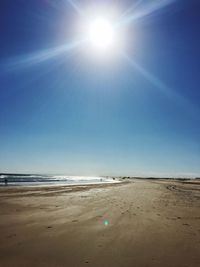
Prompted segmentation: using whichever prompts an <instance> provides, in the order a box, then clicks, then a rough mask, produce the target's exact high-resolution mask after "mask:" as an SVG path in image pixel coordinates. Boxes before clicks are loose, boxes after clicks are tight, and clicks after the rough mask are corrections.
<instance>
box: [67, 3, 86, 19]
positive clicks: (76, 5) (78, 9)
mask: <svg viewBox="0 0 200 267" xmlns="http://www.w3.org/2000/svg"><path fill="white" fill-rule="evenodd" d="M67 2H68V3H69V4H70V5H71V6H72V7H73V9H74V10H75V11H76V12H77V13H78V14H79V15H81V16H82V15H83V10H82V9H81V8H80V6H79V4H78V3H77V2H76V1H75V0H67Z"/></svg>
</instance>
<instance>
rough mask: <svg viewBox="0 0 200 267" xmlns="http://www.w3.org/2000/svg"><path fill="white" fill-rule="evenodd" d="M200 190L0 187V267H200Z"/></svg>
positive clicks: (141, 185) (138, 184) (156, 184)
mask: <svg viewBox="0 0 200 267" xmlns="http://www.w3.org/2000/svg"><path fill="white" fill-rule="evenodd" d="M199 190H200V183H199V182H196V183H191V182H189V183H181V182H178V181H177V182H172V181H161V180H156V181H151V180H133V182H130V183H124V184H120V185H119V184H118V185H112V186H108V185H106V186H86V187H85V186H80V187H77V186H76V187H73V188H72V187H67V186H60V187H43V188H42V187H40V188H28V189H27V188H19V187H18V188H8V187H7V188H6V187H1V188H0V266H1V267H7V266H9V267H18V266H19V267H23V266H26V267H32V266H39V267H40V266H43V267H58V266H60V267H61V266H63V267H64V266H65V267H79V266H92V267H97V266H98V267H104V266H105V267H134V266H135V267H151V266H154V267H157V266H159V267H161V266H162V267H166V266H167V267H173V266H174V267H199V266H200V191H199ZM105 221H107V222H108V225H105Z"/></svg>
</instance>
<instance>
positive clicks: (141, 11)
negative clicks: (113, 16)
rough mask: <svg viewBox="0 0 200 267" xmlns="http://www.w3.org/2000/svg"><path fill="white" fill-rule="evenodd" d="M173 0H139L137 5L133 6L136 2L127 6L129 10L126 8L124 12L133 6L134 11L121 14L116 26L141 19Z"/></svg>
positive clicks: (173, 0)
mask: <svg viewBox="0 0 200 267" xmlns="http://www.w3.org/2000/svg"><path fill="white" fill-rule="evenodd" d="M175 1H176V0H162V1H160V0H154V1H149V0H148V1H143V3H142V2H141V1H139V2H138V5H137V6H135V5H136V4H137V3H136V4H134V6H132V7H131V8H129V10H127V12H126V14H127V13H129V12H130V11H131V10H132V11H133V9H134V8H135V11H133V13H132V14H130V15H126V16H124V15H123V16H122V18H121V19H120V21H119V22H118V26H125V25H128V24H130V23H132V22H133V21H137V20H139V19H143V18H144V17H146V16H148V15H151V14H152V13H155V12H157V11H159V10H161V9H163V8H164V7H166V6H168V5H170V4H172V3H173V2H175ZM137 7H138V8H137Z"/></svg>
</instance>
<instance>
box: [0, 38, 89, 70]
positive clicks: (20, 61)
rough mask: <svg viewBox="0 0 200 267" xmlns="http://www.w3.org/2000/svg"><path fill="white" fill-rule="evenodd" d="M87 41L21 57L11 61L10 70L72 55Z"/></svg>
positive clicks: (75, 42) (9, 62) (8, 65)
mask: <svg viewBox="0 0 200 267" xmlns="http://www.w3.org/2000/svg"><path fill="white" fill-rule="evenodd" d="M84 42H85V40H79V41H74V42H71V43H68V44H65V45H61V46H57V47H54V48H48V49H44V50H42V51H37V52H33V53H30V54H26V55H20V56H17V57H15V58H12V59H10V60H9V61H8V62H7V64H4V66H5V65H7V67H8V68H10V69H14V68H20V67H21V68H26V67H30V66H32V65H37V64H40V63H43V62H45V61H47V60H51V59H54V58H56V57H58V56H60V55H62V54H66V55H67V53H70V52H72V51H74V50H75V49H77V48H79V47H81V45H82V44H83V43H84Z"/></svg>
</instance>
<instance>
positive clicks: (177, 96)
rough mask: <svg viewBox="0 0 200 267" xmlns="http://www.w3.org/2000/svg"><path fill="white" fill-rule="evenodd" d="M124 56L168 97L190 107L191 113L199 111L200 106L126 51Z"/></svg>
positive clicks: (182, 105)
mask: <svg viewBox="0 0 200 267" xmlns="http://www.w3.org/2000/svg"><path fill="white" fill-rule="evenodd" d="M122 56H123V58H124V59H125V60H126V61H127V62H128V63H129V64H130V65H131V66H132V67H133V68H134V69H135V70H137V71H138V72H139V73H140V74H141V75H142V76H143V77H144V78H145V79H146V80H148V81H149V82H150V83H151V84H152V85H154V86H155V88H156V89H158V90H159V91H160V92H161V93H163V94H164V95H165V96H166V97H168V98H169V99H170V100H172V101H173V102H176V103H178V104H179V105H180V106H181V107H184V108H186V107H187V108H188V109H189V111H190V112H191V115H195V114H196V112H198V113H199V108H198V107H197V106H194V105H193V104H192V103H191V102H190V101H189V100H187V99H186V98H185V97H183V96H182V95H180V94H179V93H177V92H175V91H174V90H172V89H171V88H170V87H169V86H167V85H166V84H165V83H164V82H163V81H161V80H160V79H159V78H157V77H156V76H155V75H153V74H152V73H150V72H149V71H148V70H146V69H145V68H144V67H142V66H140V65H139V64H138V63H136V61H135V60H133V59H131V58H130V57H129V56H128V55H127V54H126V53H122Z"/></svg>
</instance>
